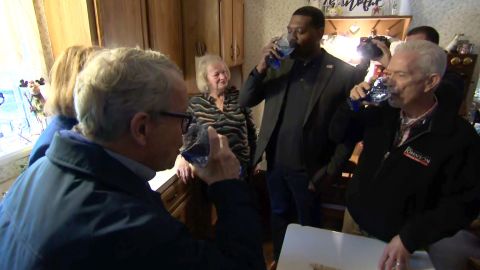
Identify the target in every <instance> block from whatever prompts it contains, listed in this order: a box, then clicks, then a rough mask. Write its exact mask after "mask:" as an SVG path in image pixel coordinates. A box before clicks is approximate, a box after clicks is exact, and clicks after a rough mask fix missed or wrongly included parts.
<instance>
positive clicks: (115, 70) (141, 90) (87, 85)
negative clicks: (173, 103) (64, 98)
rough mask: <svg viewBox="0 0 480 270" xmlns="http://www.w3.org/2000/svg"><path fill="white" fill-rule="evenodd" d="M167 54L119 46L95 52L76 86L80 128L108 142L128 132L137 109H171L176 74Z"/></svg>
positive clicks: (176, 71)
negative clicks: (174, 74) (171, 95)
mask: <svg viewBox="0 0 480 270" xmlns="http://www.w3.org/2000/svg"><path fill="white" fill-rule="evenodd" d="M172 72H173V73H178V74H180V70H179V69H178V67H177V66H176V65H175V64H173V63H172V62H171V61H170V60H169V59H168V57H166V56H165V55H163V54H161V53H159V52H155V51H151V50H142V49H139V48H117V49H111V50H105V51H102V52H100V53H98V55H96V56H95V57H94V58H93V59H92V60H91V61H90V62H89V63H88V64H87V66H86V67H85V68H84V69H83V71H82V72H81V73H80V75H79V77H78V79H77V83H76V86H75V93H74V94H75V96H74V103H75V111H76V113H77V119H78V122H79V128H80V130H81V131H82V133H83V134H84V135H85V136H87V137H88V138H90V139H92V140H94V141H99V142H109V141H112V140H114V139H116V138H118V137H119V136H120V135H122V134H124V132H126V131H128V129H129V126H130V120H131V119H132V117H133V116H134V115H135V113H137V112H147V113H151V115H152V116H155V115H156V114H154V112H158V111H162V110H168V108H169V96H170V92H171V84H172V75H173V73H172Z"/></svg>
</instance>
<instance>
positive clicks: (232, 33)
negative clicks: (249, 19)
mask: <svg viewBox="0 0 480 270" xmlns="http://www.w3.org/2000/svg"><path fill="white" fill-rule="evenodd" d="M243 7H244V2H243V0H182V16H183V42H184V57H185V61H184V62H185V69H184V73H185V80H186V82H187V88H188V91H189V93H190V94H195V93H198V89H197V87H196V82H195V57H198V56H202V55H203V54H205V53H210V54H216V55H220V56H221V57H222V59H223V60H224V61H225V62H226V63H227V65H228V66H229V67H233V66H238V65H241V64H242V63H243V54H244V52H243V47H244V46H243V39H244V34H243V12H244V11H243Z"/></svg>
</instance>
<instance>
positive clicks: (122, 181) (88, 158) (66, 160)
mask: <svg viewBox="0 0 480 270" xmlns="http://www.w3.org/2000/svg"><path fill="white" fill-rule="evenodd" d="M46 156H47V157H48V159H49V160H50V161H51V162H52V163H53V164H56V165H58V166H60V167H64V168H67V169H69V170H73V171H75V172H80V173H84V174H86V175H89V176H91V177H92V179H93V180H94V181H98V182H101V183H102V184H104V185H107V186H110V187H112V188H113V189H117V190H121V191H123V192H125V193H128V194H131V195H134V196H136V197H140V198H142V197H145V193H146V192H148V191H150V189H149V187H148V184H147V183H145V181H143V180H142V179H140V178H139V177H138V176H137V175H136V174H134V173H133V172H132V171H130V170H129V169H128V168H127V167H125V166H124V165H123V164H121V163H120V162H119V161H117V160H116V159H115V158H113V157H112V156H110V155H109V154H108V153H107V152H106V151H105V150H104V149H103V147H102V146H100V145H98V144H96V143H92V142H89V141H87V140H85V139H81V136H78V135H76V134H75V132H73V131H64V132H59V133H57V134H55V137H54V138H53V142H52V144H51V146H50V147H49V148H48V150H47V152H46Z"/></svg>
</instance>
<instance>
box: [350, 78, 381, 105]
mask: <svg viewBox="0 0 480 270" xmlns="http://www.w3.org/2000/svg"><path fill="white" fill-rule="evenodd" d="M390 94H391V93H390V90H389V87H388V86H387V85H386V84H385V77H379V78H378V79H376V80H375V82H374V83H373V85H372V88H370V90H368V92H367V94H366V96H365V97H364V98H361V99H358V100H352V99H350V105H351V108H352V110H353V111H355V112H357V111H359V110H360V105H361V102H362V101H365V102H368V103H369V104H372V105H376V106H378V105H380V103H382V102H383V101H385V100H387V99H389V98H390Z"/></svg>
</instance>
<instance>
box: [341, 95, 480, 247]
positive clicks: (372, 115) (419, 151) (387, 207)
mask: <svg viewBox="0 0 480 270" xmlns="http://www.w3.org/2000/svg"><path fill="white" fill-rule="evenodd" d="M399 115H400V113H399V109H394V108H392V107H390V106H388V105H387V104H385V106H381V107H368V108H367V109H365V110H364V111H362V112H360V113H359V114H358V115H357V116H358V117H359V118H358V119H356V120H357V121H355V123H362V124H363V125H362V126H363V133H362V139H363V145H364V146H363V150H362V154H361V156H360V158H359V162H358V165H357V168H356V171H355V173H354V176H353V179H352V180H351V182H350V183H349V187H348V191H347V207H348V210H349V211H350V213H351V215H352V217H353V219H354V220H355V221H356V222H357V223H358V225H359V226H360V228H361V229H363V230H364V231H366V232H367V233H368V234H370V235H372V236H374V237H377V238H379V239H382V240H384V241H386V242H389V241H390V240H391V238H392V237H393V236H395V235H397V234H399V235H400V238H401V240H402V242H403V244H404V245H405V247H406V248H407V249H408V250H409V251H410V252H413V251H414V250H417V249H420V248H427V247H428V245H430V244H432V243H434V242H436V241H438V240H440V239H442V238H444V237H448V236H451V235H453V234H455V233H456V232H457V231H459V230H461V229H462V228H465V227H467V226H468V225H469V224H470V222H471V221H472V220H473V219H474V218H475V217H477V215H478V211H479V209H480V166H479V165H480V163H479V161H480V138H479V136H478V135H477V134H476V133H475V130H474V129H473V128H472V126H471V125H469V124H468V123H467V122H466V121H465V120H464V119H461V118H460V117H459V116H457V115H456V114H455V113H452V111H451V109H450V108H449V107H448V106H444V105H443V103H442V102H441V100H439V104H438V107H437V108H436V110H435V111H434V112H433V114H432V116H431V118H430V119H429V120H427V121H423V122H421V125H420V126H418V127H416V129H418V130H416V131H415V133H414V132H413V131H412V133H414V134H415V135H413V136H411V137H410V138H408V139H407V140H406V141H405V142H404V143H403V144H402V145H401V146H398V147H397V146H396V145H395V144H394V140H395V136H396V133H397V130H398V128H399V126H400V124H399V123H400V122H399ZM412 130H413V128H412ZM353 133H355V132H353V130H350V132H349V135H351V134H353Z"/></svg>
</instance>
